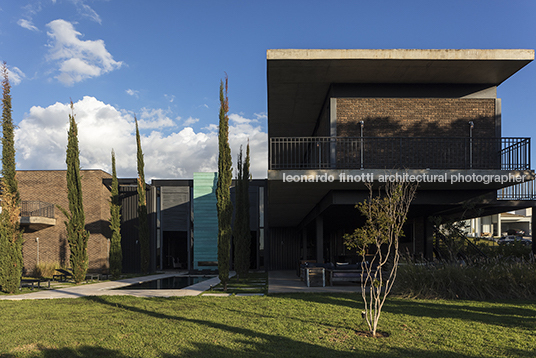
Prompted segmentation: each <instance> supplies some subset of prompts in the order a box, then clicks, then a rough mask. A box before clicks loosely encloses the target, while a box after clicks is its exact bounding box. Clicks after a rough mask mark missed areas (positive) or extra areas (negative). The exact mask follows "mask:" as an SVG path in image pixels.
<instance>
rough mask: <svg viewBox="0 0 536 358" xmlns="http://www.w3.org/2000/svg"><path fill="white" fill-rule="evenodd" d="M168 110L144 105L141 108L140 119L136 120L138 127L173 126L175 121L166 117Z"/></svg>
mask: <svg viewBox="0 0 536 358" xmlns="http://www.w3.org/2000/svg"><path fill="white" fill-rule="evenodd" d="M169 112H170V111H169V110H163V109H161V108H157V109H154V108H145V107H144V108H142V109H141V114H140V120H139V121H138V124H139V127H140V128H143V129H153V128H155V129H156V128H165V127H175V126H176V124H175V122H173V120H172V119H171V118H169V117H168V114H169Z"/></svg>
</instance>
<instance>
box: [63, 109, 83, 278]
mask: <svg viewBox="0 0 536 358" xmlns="http://www.w3.org/2000/svg"><path fill="white" fill-rule="evenodd" d="M65 162H66V163H67V198H68V200H69V212H67V211H66V210H65V209H63V208H62V207H59V206H58V208H59V209H60V210H61V211H62V212H63V214H64V215H65V216H66V217H67V219H68V220H67V221H65V227H66V228H67V241H68V242H69V249H70V251H71V255H70V258H69V262H70V264H71V269H72V270H73V277H74V282H75V283H80V282H82V281H83V280H84V279H85V278H86V273H87V268H88V264H89V258H88V254H87V243H88V241H89V232H88V231H87V230H86V229H85V225H86V224H85V220H86V219H85V214H84V204H83V202H82V178H81V175H80V151H79V149H78V127H77V125H76V121H75V115H74V105H73V102H72V101H71V114H70V115H69V132H68V140H67V156H66V160H65Z"/></svg>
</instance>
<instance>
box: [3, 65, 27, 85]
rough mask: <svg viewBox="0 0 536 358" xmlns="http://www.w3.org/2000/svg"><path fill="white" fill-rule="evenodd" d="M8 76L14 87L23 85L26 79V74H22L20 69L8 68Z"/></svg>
mask: <svg viewBox="0 0 536 358" xmlns="http://www.w3.org/2000/svg"><path fill="white" fill-rule="evenodd" d="M7 76H8V78H9V82H10V83H12V84H13V85H18V84H19V83H21V81H22V79H23V78H25V77H26V75H25V74H24V72H22V71H21V70H20V69H19V68H18V67H8V69H7Z"/></svg>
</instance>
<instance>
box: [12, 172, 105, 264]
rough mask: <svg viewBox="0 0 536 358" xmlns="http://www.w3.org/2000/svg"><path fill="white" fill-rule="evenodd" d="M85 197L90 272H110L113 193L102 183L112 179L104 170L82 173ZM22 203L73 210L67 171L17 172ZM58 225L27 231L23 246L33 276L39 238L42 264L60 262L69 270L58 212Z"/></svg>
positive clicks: (63, 225)
mask: <svg viewBox="0 0 536 358" xmlns="http://www.w3.org/2000/svg"><path fill="white" fill-rule="evenodd" d="M81 174H82V193H83V202H84V212H85V218H86V229H87V230H89V232H90V234H91V235H90V238H89V242H88V255H89V268H90V269H91V270H94V271H96V270H106V269H107V268H108V251H109V246H108V245H109V244H108V238H109V237H110V230H109V218H110V209H109V199H110V191H109V190H108V189H107V188H106V186H105V185H104V184H103V183H102V180H103V178H110V177H111V176H110V175H109V174H108V173H105V172H104V171H102V170H82V171H81ZM17 179H18V181H19V190H20V194H21V200H29V201H44V202H48V203H52V204H54V205H59V206H61V207H63V208H65V209H66V210H68V209H69V202H68V200H67V181H66V171H65V170H42V171H41V170H27V171H26V170H25V171H17ZM54 212H55V217H56V225H55V226H50V227H47V228H43V229H40V230H35V231H34V230H31V229H30V230H29V229H27V228H26V230H25V233H24V234H23V237H24V244H23V256H24V268H25V270H26V271H27V272H32V271H33V269H34V268H35V264H36V260H37V243H36V241H35V239H36V238H37V237H38V238H39V262H41V263H43V262H59V263H60V264H63V265H66V266H69V244H68V243H67V231H66V229H65V224H64V221H65V220H66V218H65V216H64V215H63V213H62V212H61V211H60V210H59V209H58V208H55V211H54Z"/></svg>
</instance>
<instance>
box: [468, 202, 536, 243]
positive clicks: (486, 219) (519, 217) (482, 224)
mask: <svg viewBox="0 0 536 358" xmlns="http://www.w3.org/2000/svg"><path fill="white" fill-rule="evenodd" d="M531 222H532V208H526V209H520V210H515V211H509V212H506V213H502V214H495V215H490V216H483V217H480V218H474V219H470V220H468V225H469V227H468V231H469V235H470V236H472V237H480V236H488V237H489V236H494V237H496V236H504V235H506V233H507V232H508V230H516V231H520V230H522V231H524V233H525V234H524V236H532V230H531Z"/></svg>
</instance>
